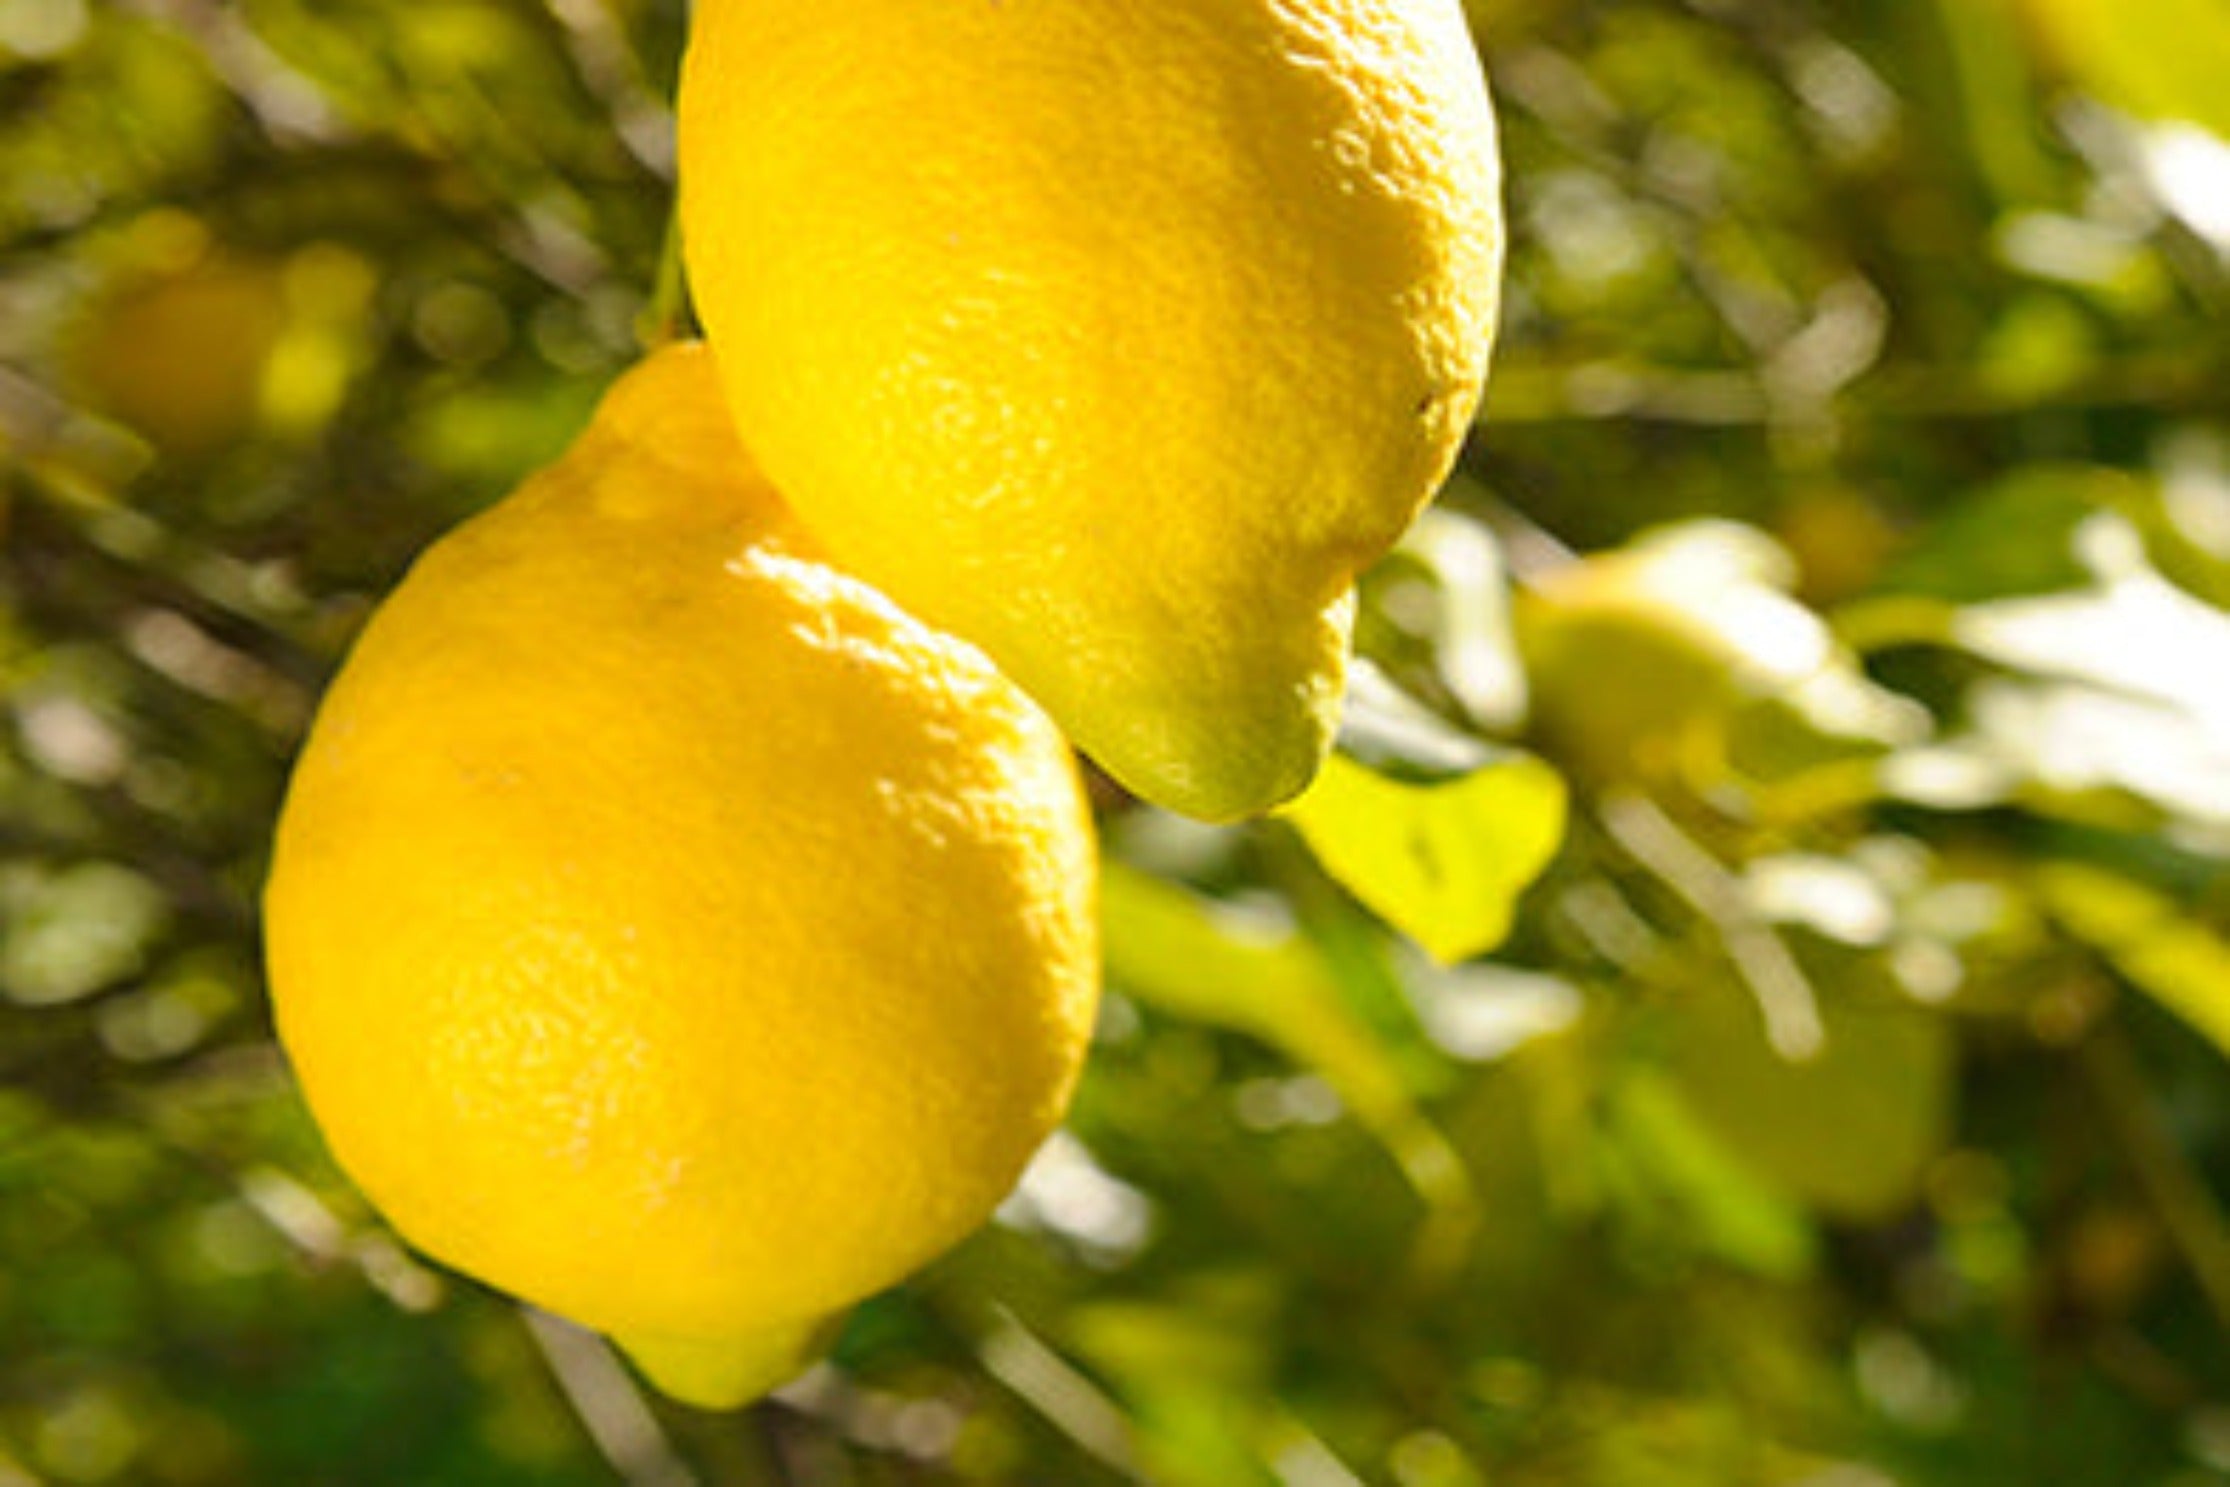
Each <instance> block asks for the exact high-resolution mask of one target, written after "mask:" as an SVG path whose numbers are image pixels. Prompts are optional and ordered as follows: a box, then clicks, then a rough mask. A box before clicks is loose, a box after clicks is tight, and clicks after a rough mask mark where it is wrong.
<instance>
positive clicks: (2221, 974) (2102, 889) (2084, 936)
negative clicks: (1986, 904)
mask: <svg viewBox="0 0 2230 1487" xmlns="http://www.w3.org/2000/svg"><path fill="white" fill-rule="evenodd" d="M2036 881H2037V889H2038V891H2039V892H2040V893H2041V894H2042V895H2043V898H2044V902H2045V905H2046V907H2047V908H2049V909H2050V910H2051V912H2052V916H2053V917H2054V918H2055V919H2057V920H2059V922H2060V924H2061V925H2062V926H2063V927H2064V928H2065V929H2066V930H2067V932H2068V933H2069V934H2071V935H2073V936H2075V938H2077V939H2079V940H2081V941H2083V943H2085V944H2086V945H2089V946H2090V947H2091V948H2092V949H2094V950H2096V951H2098V953H2099V954H2101V955H2103V956H2105V957H2106V959H2107V960H2108V962H2110V963H2111V964H2112V965H2113V967H2114V969H2115V970H2117V971H2119V972H2121V974H2122V975H2123V976H2124V977H2125V978H2127V979H2128V981H2129V983H2130V984H2131V985H2133V986H2135V987H2136V988H2137V989H2138V990H2140V991H2143V992H2145V993H2146V994H2147V995H2149V996H2150V997H2152V998H2153V1000H2154V1001H2157V1002H2159V1003H2160V1004H2161V1005H2162V1006H2163V1007H2166V1008H2167V1009H2168V1010H2169V1011H2170V1012H2173V1013H2174V1014H2175V1015H2176V1016H2178V1017H2180V1018H2182V1019H2183V1020H2184V1021H2185V1022H2188V1023H2190V1024H2191V1026H2192V1027H2193V1028H2195V1029H2197V1030H2198V1032H2199V1034H2200V1035H2201V1036H2202V1037H2204V1038H2206V1039H2207V1040H2208V1041H2209V1042H2211V1043H2213V1044H2214V1045H2215V1047H2217V1048H2219V1049H2221V1050H2222V1051H2223V1052H2224V1053H2230V941H2226V940H2224V939H2223V937H2222V936H2220V935H2218V934H2216V933H2214V932H2213V931H2212V930H2210V929H2208V928H2207V926H2206V925H2204V924H2201V923H2200V922H2199V921H2197V920H2195V919H2193V918H2192V917H2191V915H2190V914H2189V913H2188V912H2187V911H2186V910H2184V909H2183V908H2182V907H2180V906H2179V905H2178V904H2177V903H2176V902H2175V900H2173V899H2171V898H2169V897H2167V896H2166V895H2165V894H2161V893H2156V892H2154V891H2153V890H2152V889H2150V888H2146V887H2144V886H2143V885H2141V884H2137V883H2133V882H2131V881H2130V880H2129V879H2127V878H2124V877H2122V876H2120V875H2118V874H2116V873H2110V872H2106V871H2104V870H2103V869H2100V868H2095V867H2086V866H2084V865H2083V864H2081V863H2074V862H2056V863H2051V864H2048V865H2046V866H2044V867H2042V868H2040V869H2038V871H2037V875H2036Z"/></svg>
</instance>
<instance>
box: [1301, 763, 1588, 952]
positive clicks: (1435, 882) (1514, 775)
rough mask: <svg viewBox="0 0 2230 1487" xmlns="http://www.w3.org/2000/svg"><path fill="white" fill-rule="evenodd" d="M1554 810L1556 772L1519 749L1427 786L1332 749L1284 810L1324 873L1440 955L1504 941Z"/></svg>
mask: <svg viewBox="0 0 2230 1487" xmlns="http://www.w3.org/2000/svg"><path fill="white" fill-rule="evenodd" d="M1564 813H1565V792H1564V782H1563V780H1562V778H1561V777H1560V776H1558V774H1557V773H1556V771H1555V770H1553V769H1550V768H1549V767H1548V766H1547V765H1546V764H1543V763H1542V762H1541V761H1540V760H1538V759H1535V758H1533V757H1531V756H1530V755H1523V754H1513V755H1509V756H1507V757H1505V758H1503V759H1501V760H1498V761H1496V762H1494V763H1491V764H1488V765H1486V766H1484V767H1483V768H1480V769H1477V770H1474V771H1473V772H1471V773H1470V774H1467V775H1462V776H1459V777H1457V778H1455V779H1453V780H1449V781H1445V782H1442V783H1438V784H1429V785H1412V784H1406V783H1404V782H1402V781H1399V780H1394V779H1389V778H1387V777H1386V776H1384V775H1381V774H1377V773H1374V772H1373V771H1371V770H1369V769H1366V768H1364V767H1363V766H1362V765H1360V764H1357V763H1355V762H1354V761H1353V760H1351V759H1347V758H1344V757H1342V756H1339V755H1334V756H1333V757H1332V758H1331V759H1329V760H1327V761H1326V762H1325V766H1324V769H1323V772H1322V773H1321V774H1319V775H1318V776H1317V780H1316V783H1315V784H1314V785H1313V786H1312V787H1310V789H1309V791H1308V793H1307V794H1306V795H1303V796H1302V797H1301V798H1300V799H1299V800H1298V801H1296V802H1294V803H1293V805H1291V806H1290V807H1288V808H1287V811H1286V815H1287V819H1289V820H1291V821H1292V822H1293V824H1294V825H1295V826H1297V827H1299V828H1300V831H1301V835H1302V836H1303V837H1304V838H1305V839H1306V840H1307V841H1308V844H1309V848H1310V850H1311V851H1313V852H1314V853H1315V854H1316V858H1317V861H1319V862H1320V863H1322V864H1323V865H1324V870H1325V871H1326V872H1328V873H1330V874H1331V875H1332V876H1333V877H1334V878H1337V879H1338V880H1339V881H1340V883H1341V884H1343V885H1344V886H1345V887H1346V888H1347V889H1348V891H1349V892H1351V893H1353V894H1354V895H1355V896H1356V897H1357V898H1359V899H1361V900H1362V901H1363V902H1364V903H1365V904H1367V905H1369V906H1370V907H1371V909H1372V910H1374V911H1375V912H1376V913H1377V914H1379V915H1380V916H1381V917H1382V918H1384V919H1385V920H1386V922H1387V923H1389V924H1391V925H1393V926H1394V927H1395V928H1397V929H1399V930H1401V931H1402V932H1403V933H1404V934H1407V935H1408V936H1409V937H1410V938H1412V939H1414V940H1415V941H1417V943H1418V944H1420V945H1422V946H1424V948H1425V949H1426V950H1427V951H1429V952H1430V953H1431V954H1432V955H1433V956H1434V957H1435V958H1437V959H1439V960H1441V961H1444V962H1453V961H1458V960H1465V959H1468V958H1470V957H1471V956H1474V955H1478V954H1481V953H1483V952H1485V951H1487V950H1491V949H1493V948H1494V947H1495V946H1496V945H1498V944H1500V943H1501V942H1502V940H1503V937H1504V936H1505V935H1507V934H1508V933H1509V932H1510V920H1511V916H1512V914H1513V913H1514V912H1515V910H1516V907H1517V901H1518V896H1519V894H1521V893H1523V892H1524V891H1525V888H1526V885H1528V884H1529V883H1531V882H1532V881H1533V879H1534V878H1535V877H1537V876H1539V874H1540V872H1541V870H1542V869H1543V868H1544V867H1546V866H1547V865H1548V863H1549V859H1550V858H1551V857H1552V856H1554V855H1555V853H1556V849H1557V845H1558V843H1560V842H1561V841H1562V840H1563V838H1564Z"/></svg>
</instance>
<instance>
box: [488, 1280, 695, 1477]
mask: <svg viewBox="0 0 2230 1487" xmlns="http://www.w3.org/2000/svg"><path fill="white" fill-rule="evenodd" d="M519 1314H520V1315H521V1316H522V1317H524V1318H525V1319H526V1324H527V1331H528V1333H529V1334H530V1335H531V1336H532V1337H533V1338H534V1342H535V1346H536V1347H538V1348H540V1349H541V1350H542V1356H543V1358H544V1359H545V1360H546V1361H547V1362H548V1363H549V1365H550V1373H551V1374H552V1376H553V1377H555V1378H556V1379H557V1384H558V1387H559V1388H560V1389H562V1390H564V1391H565V1397H566V1399H567V1400H568V1401H570V1402H571V1403H572V1406H573V1412H574V1414H576V1415H577V1416H579V1417H580V1421H581V1426H582V1428H583V1429H585V1430H586V1431H587V1432H588V1433H589V1439H591V1440H593V1441H595V1442H596V1448H597V1449H598V1450H599V1451H602V1452H603V1453H604V1459H605V1460H606V1461H609V1462H610V1463H611V1464H612V1469H613V1470H614V1471H616V1472H618V1473H619V1474H620V1476H621V1477H622V1478H624V1479H625V1480H626V1481H627V1482H628V1484H629V1487H698V1478H697V1474H696V1473H695V1472H693V1471H691V1470H690V1469H689V1467H688V1466H687V1465H686V1464H684V1463H683V1461H682V1459H681V1457H680V1456H679V1455H677V1454H676V1453H675V1451H674V1447H673V1443H672V1442H671V1441H669V1440H667V1439H666V1433H665V1431H663V1430H661V1429H660V1428H659V1425H658V1417H657V1416H656V1415H654V1414H652V1413H651V1409H650V1406H649V1404H648V1403H646V1402H645V1401H644V1399H643V1395H642V1391H641V1390H640V1389H639V1388H637V1387H636V1384H635V1381H634V1380H633V1379H631V1378H629V1377H628V1376H627V1370H626V1369H624V1368H622V1367H621V1366H620V1363H619V1360H618V1359H617V1358H615V1357H613V1356H612V1350H611V1347H610V1345H609V1344H607V1343H605V1342H604V1341H603V1339H601V1338H599V1337H597V1336H596V1335H595V1334H593V1333H590V1332H584V1331H582V1330H581V1329H580V1328H578V1327H576V1326H574V1325H573V1324H571V1323H570V1322H564V1321H560V1320H559V1319H558V1318H556V1317H553V1316H550V1315H549V1314H548V1313H546V1312H540V1311H536V1310H534V1309H533V1308H532V1307H521V1308H520V1309H519Z"/></svg>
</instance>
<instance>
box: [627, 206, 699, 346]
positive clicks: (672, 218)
mask: <svg viewBox="0 0 2230 1487" xmlns="http://www.w3.org/2000/svg"><path fill="white" fill-rule="evenodd" d="M688 302H689V284H688V278H687V275H686V274H685V273H684V272H683V269H682V259H681V209H680V206H679V204H678V203H677V204H676V206H675V207H674V208H673V209H672V210H670V211H669V212H668V213H667V214H666V236H665V238H664V240H663V241H662V242H660V244H659V245H658V270H657V273H656V274H655V276H654V277H653V278H652V279H651V285H650V300H649V302H648V303H646V304H645V305H644V306H643V309H642V313H641V314H639V315H637V316H636V317H635V344H636V345H638V346H640V347H641V348H642V349H643V353H644V354H645V355H646V356H647V355H648V354H649V353H651V352H653V351H656V350H657V349H658V348H659V347H661V346H664V345H667V344H669V343H671V342H674V341H678V340H680V339H681V338H682V336H683V335H685V334H686V333H687V331H688V320H689V308H688Z"/></svg>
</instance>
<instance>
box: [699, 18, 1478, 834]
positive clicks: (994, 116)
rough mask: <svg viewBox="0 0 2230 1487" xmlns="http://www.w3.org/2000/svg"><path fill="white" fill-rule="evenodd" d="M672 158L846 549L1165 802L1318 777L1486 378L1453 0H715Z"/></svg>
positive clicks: (787, 458) (738, 384)
mask: <svg viewBox="0 0 2230 1487" xmlns="http://www.w3.org/2000/svg"><path fill="white" fill-rule="evenodd" d="M681 172H682V174H681V182H682V201H681V211H682V227H683V238H684V244H685V248H686V256H687V261H688V264H689V268H690V275H691V282H692V285H693V288H694V291H695V294H696V300H697V305H698V308H699V311H700V313H701V315H702V317H703V320H704V323H705V326H706V333H707V336H708V339H710V341H711V342H712V344H713V347H714V350H715V353H716V355H717V357H718V360H719V362H720V369H721V375H722V379H723V381H724V384H725V386H726V388H727V390H728V393H729V396H730V400H731V404H732V406H733V408H734V410H735V413H736V417H737V419H738V422H739V426H740V427H741V429H742V432H743V436H744V439H745V442H747V443H748V444H750V445H751V447H752V449H753V450H754V452H755V453H756V454H757V455H758V456H759V458H760V459H761V460H762V461H763V462H764V464H765V467H766V469H767V471H768V472H769V474H770V475H771V476H772V477H773V478H774V480H775V483H776V484H777V485H778V486H780V487H781V488H782V490H783V492H784V493H785V495H786V496H787V497H788V498H789V500H790V501H791V503H792V505H794V506H795V507H796V508H797V510H798V512H799V515H800V517H801V518H802V519H803V520H804V521H805V522H806V523H807V525H809V526H810V527H812V528H813V529H814V530H815V531H816V532H817V533H818V534H819V535H820V536H821V538H822V539H823V540H824V541H825V542H827V543H828V545H829V547H830V550H831V551H832V552H834V553H835V554H836V555H837V557H838V558H840V559H841V560H842V561H843V562H845V563H846V564H847V565H848V566H851V567H852V568H854V569H855V570H856V571H858V572H860V573H861V574H862V575H864V576H866V577H867V578H869V579H870V580H871V581H873V582H875V583H876V584H878V585H880V586H881V587H883V588H884V589H885V590H886V591H888V592H889V593H890V594H891V595H892V597H894V598H895V599H897V600H898V601H899V602H900V603H901V604H904V605H905V606H907V607H908V608H909V609H911V610H913V611H914V612H915V613H917V614H920V615H922V616H923V617H924V618H926V619H928V620H929V621H931V622H932V623H935V624H938V625H941V626H944V627H946V628H948V629H951V630H952V631H954V632H956V633H958V634H961V635H965V636H967V637H968V638H969V639H971V640H973V641H975V642H976V643H977V644H979V645H981V646H982V647H983V648H984V649H985V650H986V651H988V652H990V654H991V655H992V656H993V657H994V658H995V659H996V660H997V661H998V662H999V664H1000V665H1001V666H1002V667H1004V668H1005V669H1006V670H1007V672H1008V673H1009V674H1010V675H1012V676H1013V677H1015V679H1016V680H1017V681H1019V682H1020V683H1021V684H1022V685H1023V686H1024V687H1025V688H1026V689H1028V690H1029V691H1030V692H1031V693H1032V694H1033V695H1034V696H1035V697H1036V698H1037V699H1038V701H1040V702H1041V703H1043V704H1044V705H1045V707H1046V708H1047V709H1048V711H1050V712H1051V713H1052V714H1053V715H1054V716H1055V717H1056V718H1058V719H1059V720H1060V722H1061V724H1062V726H1063V727H1064V728H1065V729H1066V730H1067V731H1068V733H1069V736H1070V737H1071V738H1072V739H1074V740H1075V741H1076V743H1077V744H1078V745H1079V746H1080V747H1081V748H1082V749H1084V751H1085V752H1087V753H1089V754H1091V755H1092V756H1093V757H1094V758H1095V759H1097V760H1098V761H1099V762H1100V763H1101V764H1102V765H1103V766H1105V767H1106V768H1107V769H1108V770H1109V771H1110V772H1111V773H1112V774H1114V775H1115V776H1116V777H1117V778H1118V779H1120V780H1121V781H1123V782H1124V783H1125V784H1127V785H1128V786H1130V787H1131V788H1132V789H1133V790H1135V791H1137V792H1139V793H1140V794H1142V795H1145V796H1147V797H1148V798H1150V799H1153V800H1155V801H1158V802H1160V803H1162V804H1165V805H1168V806H1171V807H1173V808H1175V809H1178V810H1181V811H1185V812H1189V813H1191V814H1194V815H1198V816H1202V817H1207V818H1211V819H1218V818H1228V817H1233V816H1238V815H1243V814H1247V813H1249V812H1253V811H1258V810H1262V809H1264V808H1266V807H1268V806H1270V805H1273V804H1275V803H1277V802H1278V801H1280V800H1283V799H1285V798H1287V797H1289V796H1291V795H1293V794H1295V793H1297V792H1298V791H1299V790H1300V789H1301V788H1302V786H1303V785H1304V784H1306V782H1307V781H1308V779H1309V777H1310V776H1311V774H1312V773H1313V772H1314V770H1315V769H1316V767H1317V765H1318V763H1319V762H1320V760H1321V758H1322V755H1323V752H1324V750H1325V748H1326V746H1327V744H1328V741H1329V738H1330V735H1331V732H1332V730H1333V728H1334V726H1335V724H1336V721H1337V713H1338V709H1339V702H1340V695H1341V690H1342V683H1343V674H1344V669H1345V664H1346V658H1347V650H1348V641H1349V630H1350V621H1351V613H1352V608H1353V599H1352V588H1353V583H1354V579H1355V575H1356V574H1357V572H1358V571H1359V570H1360V569H1361V568H1363V567H1364V566H1366V565H1367V564H1369V563H1370V562H1371V561H1372V560H1373V559H1375V558H1376V557H1378V556H1379V555H1380V554H1382V553H1383V552H1384V551H1385V549H1386V548H1387V547H1388V545H1389V544H1391V543H1392V542H1393V541H1394V540H1395V538H1396V537H1397V536H1398V535H1399V534H1400V532H1401V531H1402V529H1403V528H1404V527H1405V526H1406V525H1407V523H1408V522H1409V521H1410V520H1411V519H1412V517H1413V516H1414V515H1415V514H1416V512H1417V510H1418V509H1419V507H1420V506H1421V505H1422V504H1423V503H1424V502H1425V501H1427V500H1428V499H1430V497H1431V495H1432V493H1433V492H1434V490H1435V489H1436V488H1437V487H1438V485H1439V483H1440V481H1441V480H1442V479H1443V477H1444V476H1445V475H1446V473H1447V470H1448V468H1449V465H1450V463H1451V461H1452V460H1453V458H1454V455H1455V451H1456V448H1457V445H1458V442H1459V441H1460V440H1461V438H1462V437H1463V434H1464V431H1465V429H1466V428H1467V427H1468V425H1469V423H1470V420H1471V416H1472V414H1473V412H1474V410H1475V407H1476V404H1477V400H1478V397H1479V392H1480V386H1481V381H1482V379H1483V377H1484V375H1485V371H1486V363H1487V355H1488V348H1489V342H1490V340H1491V339H1492V333H1493V322H1494V315H1495V301H1496V285H1497V276H1498V272H1499V265H1500V255H1501V246H1502V233H1501V217H1500V206H1499V199H1498V188H1499V183H1498V167H1497V160H1496V154H1495V142H1494V124H1493V116H1492V113H1491V111H1490V109H1489V106H1488V101H1487V95H1486V90H1485V87H1484V85H1483V83H1482V81H1481V78H1480V73H1479V66H1478V62H1477V59H1476V57H1475V56H1474V55H1473V52H1472V50H1471V45H1470V39H1469V36H1468V34H1467V33H1466V31H1465V27H1464V18H1463V13H1462V10H1461V8H1460V6H1459V5H1458V4H1456V3H1455V0H1125V3H1123V4H1090V5H1084V4H1062V5H1047V4H1016V3H1009V4H996V3H991V0H967V3H951V4H923V3H921V0H847V3H845V4H841V5H834V4H830V5H822V4H801V3H797V0H701V3H700V4H699V6H698V8H697V12H696V17H695V21H694V23H693V34H692V38H691V41H690V47H689V53H688V59H687V64H686V67H685V71H684V76H683V81H682V89H681Z"/></svg>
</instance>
